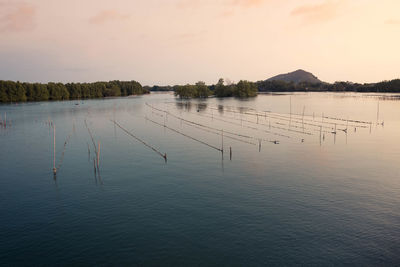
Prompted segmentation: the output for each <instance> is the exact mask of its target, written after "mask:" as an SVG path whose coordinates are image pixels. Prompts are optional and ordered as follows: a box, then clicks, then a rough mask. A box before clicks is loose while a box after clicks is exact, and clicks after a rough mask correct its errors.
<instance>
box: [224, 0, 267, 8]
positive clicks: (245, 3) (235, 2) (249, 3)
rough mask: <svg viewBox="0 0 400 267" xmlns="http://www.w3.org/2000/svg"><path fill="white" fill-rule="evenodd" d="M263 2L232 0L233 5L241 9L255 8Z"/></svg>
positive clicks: (260, 0) (258, 0)
mask: <svg viewBox="0 0 400 267" xmlns="http://www.w3.org/2000/svg"><path fill="white" fill-rule="evenodd" d="M264 2H265V0H232V4H233V5H238V6H242V7H255V6H259V5H261V4H263V3H264Z"/></svg>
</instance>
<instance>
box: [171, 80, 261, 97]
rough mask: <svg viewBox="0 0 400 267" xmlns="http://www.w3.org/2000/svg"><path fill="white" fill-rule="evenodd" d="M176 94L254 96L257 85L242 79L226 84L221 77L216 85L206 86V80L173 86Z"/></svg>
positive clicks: (186, 95)
mask: <svg viewBox="0 0 400 267" xmlns="http://www.w3.org/2000/svg"><path fill="white" fill-rule="evenodd" d="M173 89H174V91H175V95H176V96H178V97H180V98H207V97H209V96H211V95H215V96H216V97H230V96H235V97H253V96H256V95H257V85H256V84H255V83H252V82H249V81H240V82H238V83H237V84H228V85H225V84H224V80H223V79H219V81H218V83H217V84H216V85H212V86H206V84H205V83H204V82H198V83H196V84H195V85H190V84H187V85H183V86H182V85H176V86H174V87H173Z"/></svg>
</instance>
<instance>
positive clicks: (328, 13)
mask: <svg viewBox="0 0 400 267" xmlns="http://www.w3.org/2000/svg"><path fill="white" fill-rule="evenodd" d="M342 4H344V1H343V0H338V1H331V0H327V1H325V2H324V3H322V4H315V5H302V6H299V7H297V8H295V9H293V10H292V12H291V13H290V14H291V15H292V16H294V17H300V18H302V19H303V20H304V22H307V23H318V22H324V21H328V20H331V19H333V18H335V17H336V16H337V15H338V13H339V9H340V8H341V6H342Z"/></svg>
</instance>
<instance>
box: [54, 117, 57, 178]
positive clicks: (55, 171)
mask: <svg viewBox="0 0 400 267" xmlns="http://www.w3.org/2000/svg"><path fill="white" fill-rule="evenodd" d="M53 173H54V174H56V173H57V169H56V125H55V124H54V123H53Z"/></svg>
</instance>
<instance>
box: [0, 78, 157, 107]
mask: <svg viewBox="0 0 400 267" xmlns="http://www.w3.org/2000/svg"><path fill="white" fill-rule="evenodd" d="M147 93H149V91H148V90H147V89H145V88H143V87H142V85H141V84H140V83H138V82H136V81H128V82H123V81H110V82H94V83H67V84H63V83H47V84H43V83H26V82H23V83H21V82H13V81H0V102H3V103H7V102H25V101H47V100H69V99H88V98H102V97H112V96H129V95H141V94H147Z"/></svg>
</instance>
